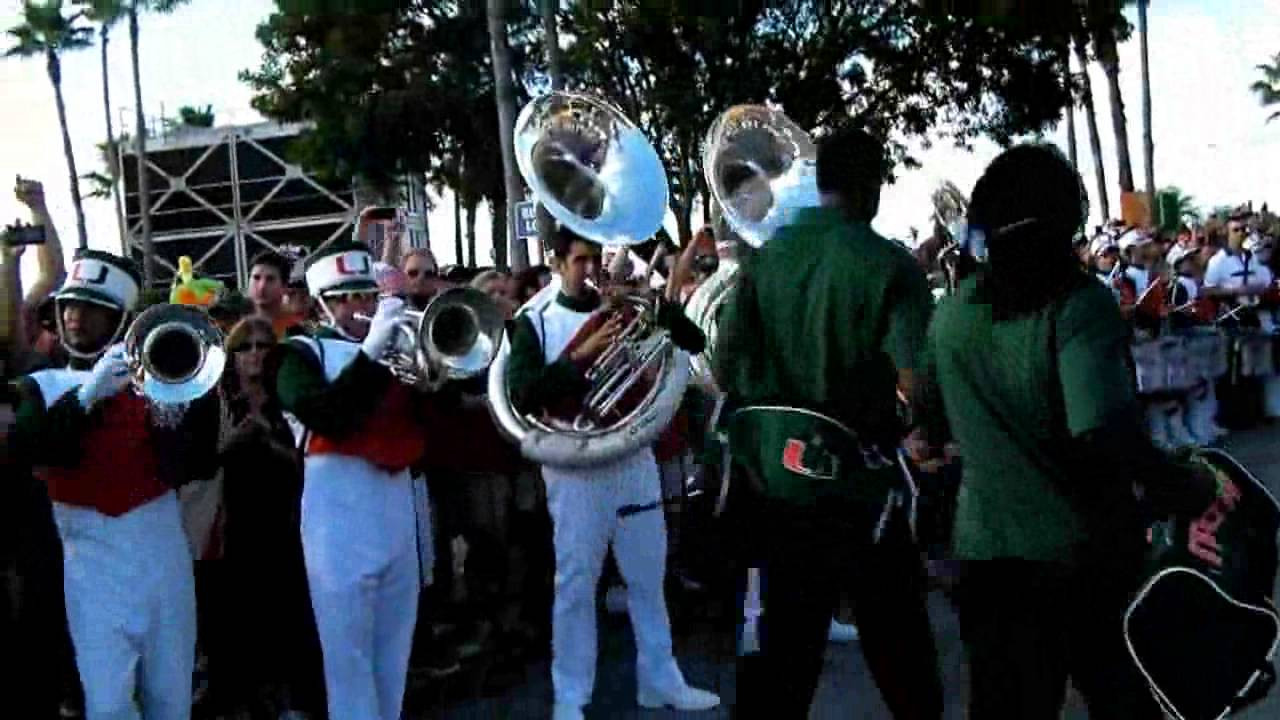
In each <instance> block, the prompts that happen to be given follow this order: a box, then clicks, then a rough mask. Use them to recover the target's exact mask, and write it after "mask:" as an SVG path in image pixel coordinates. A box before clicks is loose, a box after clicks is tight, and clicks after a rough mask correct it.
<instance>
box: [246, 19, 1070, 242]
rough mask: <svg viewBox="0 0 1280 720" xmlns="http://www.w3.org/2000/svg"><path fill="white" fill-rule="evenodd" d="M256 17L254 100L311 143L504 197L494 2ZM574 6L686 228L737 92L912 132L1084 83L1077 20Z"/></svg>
mask: <svg viewBox="0 0 1280 720" xmlns="http://www.w3.org/2000/svg"><path fill="white" fill-rule="evenodd" d="M276 5H277V9H276V12H275V13H273V14H272V15H271V16H270V17H269V18H268V19H267V20H266V21H265V22H264V23H263V24H262V25H261V26H260V27H259V29H258V39H259V40H260V41H261V43H262V45H263V47H264V49H265V54H264V58H263V62H262V65H261V67H259V68H258V69H256V70H249V71H245V72H244V73H242V78H243V79H244V80H245V81H246V82H248V83H249V84H250V86H251V87H252V88H253V89H254V90H255V92H256V95H255V99H254V107H255V108H256V109H257V110H259V111H260V112H262V113H263V114H264V115H266V116H268V117H272V118H275V119H279V120H286V121H297V120H309V121H312V122H314V123H315V130H314V132H312V133H310V134H309V136H308V137H307V138H306V139H305V140H304V141H302V142H301V143H300V146H299V153H300V154H301V157H300V158H299V159H300V160H302V161H304V162H306V163H308V164H310V165H311V166H312V167H314V168H317V169H319V170H321V171H324V172H328V173H334V174H337V175H339V176H361V177H364V178H366V179H370V180H374V181H379V182H387V181H389V179H390V178H392V177H394V176H395V175H397V174H399V173H404V172H425V173H428V174H429V175H430V176H431V177H432V178H433V179H434V180H435V181H436V182H437V183H440V184H446V185H448V186H450V187H452V188H455V189H457V190H459V191H460V192H461V193H463V194H465V195H467V196H469V197H471V198H477V197H484V198H490V199H494V200H498V199H501V198H502V195H503V188H502V175H501V157H500V154H499V151H498V132H497V127H496V123H497V120H496V112H495V110H494V99H493V77H492V70H491V62H490V58H489V57H488V40H487V35H486V32H485V25H484V11H483V6H482V5H483V4H482V3H473V2H466V1H465V0H457V1H449V0H414V1H413V2H407V3H406V2H403V1H402V0H401V1H397V0H367V1H366V2H363V3H361V4H360V10H359V11H354V10H351V9H350V8H351V7H352V4H350V3H346V2H340V1H338V0H308V1H307V2H302V1H301V0H277V3H276ZM536 5H537V3H536V2H534V1H533V0H513V7H512V12H511V22H510V23H509V34H510V44H511V48H512V68H513V75H514V76H515V79H516V81H517V82H516V89H517V93H518V95H519V97H518V98H517V100H518V102H519V103H521V104H523V102H525V101H526V100H527V98H528V97H529V96H531V95H532V94H534V93H538V92H542V91H544V90H545V89H547V88H548V86H549V78H548V77H547V74H546V68H545V67H544V66H543V64H544V63H543V52H542V47H541V43H542V32H541V29H540V24H539V22H538V18H537V17H536ZM566 5H567V7H563V8H562V9H561V10H560V12H559V17H558V21H559V27H560V39H561V46H562V48H563V49H564V53H563V61H562V65H563V70H564V75H565V81H566V86H567V87H568V88H569V89H580V90H587V91H591V92H596V93H599V94H602V95H604V96H606V97H608V98H610V99H611V100H613V101H614V102H616V103H618V104H619V106H620V107H621V108H622V109H623V110H624V112H626V113H627V114H628V116H630V117H631V118H632V120H634V121H635V122H636V123H637V124H639V125H640V127H641V128H642V129H643V130H644V131H645V133H646V135H647V136H648V137H649V138H650V140H651V142H653V143H654V145H655V146H656V147H657V148H658V149H659V153H660V154H661V156H662V158H663V160H664V163H665V166H666V169H667V173H668V177H669V179H670V182H671V198H672V208H673V211H674V212H675V214H676V216H677V220H678V221H679V224H680V230H681V234H682V235H686V236H687V233H688V231H689V225H690V221H691V220H690V215H691V212H692V209H693V206H694V201H695V198H697V197H699V196H702V197H705V193H706V188H705V183H704V182H703V179H702V172H701V162H700V154H701V145H702V138H703V134H704V133H705V132H706V130H707V128H708V127H709V126H710V124H711V123H712V121H713V120H714V119H715V118H716V116H718V115H719V114H720V113H721V112H723V111H724V110H726V109H728V108H729V107H730V106H732V105H735V104H742V103H771V104H776V105H779V106H781V107H782V108H783V109H784V110H785V112H786V113H787V114H788V116H790V117H791V118H792V119H793V120H795V121H796V122H797V123H798V124H799V125H800V126H801V127H803V128H805V129H807V130H809V131H810V132H812V133H814V134H815V135H822V134H823V133H826V132H829V131H831V130H832V129H835V128H837V127H840V126H842V125H846V124H857V125H860V126H863V127H865V128H867V129H869V130H871V131H873V132H875V133H876V134H878V135H880V136H882V137H884V138H885V139H886V142H887V144H888V146H889V150H890V155H891V157H892V158H893V160H894V161H895V163H896V164H898V165H900V166H907V167H911V166H914V165H915V164H916V163H915V161H914V159H913V158H911V157H910V155H909V153H908V152H907V147H908V142H909V141H911V140H913V139H914V140H922V141H924V142H925V143H928V142H930V141H933V140H935V139H937V138H943V139H945V140H948V141H951V142H955V143H958V144H960V145H967V144H968V143H969V142H971V141H972V140H973V139H975V138H976V137H979V136H988V137H991V138H993V139H994V140H996V141H997V142H998V143H1002V144H1008V143H1011V142H1013V141H1014V140H1016V139H1017V138H1019V137H1022V136H1026V135H1031V134H1036V133H1038V132H1041V131H1043V130H1044V129H1046V128H1048V127H1049V126H1051V125H1053V124H1054V123H1056V122H1057V119H1058V117H1059V116H1060V114H1061V110H1062V108H1063V107H1064V106H1065V105H1066V103H1067V102H1069V100H1070V97H1071V96H1070V88H1069V86H1068V82H1069V81H1068V80H1067V79H1066V77H1065V73H1064V72H1063V68H1064V67H1065V66H1066V52H1067V45H1066V42H1065V40H1064V38H1065V37H1066V35H1067V33H1069V32H1070V28H1074V27H1075V25H1074V24H1072V23H1074V22H1075V20H1072V21H1071V23H1068V21H1067V20H1062V21H1060V22H1056V23H1048V24H1040V25H1036V26H1029V25H1027V24H1025V23H1015V22H1003V23H1002V22H994V23H993V22H983V21H980V20H979V19H977V16H975V15H964V14H961V13H957V12H951V11H949V12H942V11H940V10H938V9H936V8H931V7H929V5H930V3H919V2H915V1H914V0H831V1H828V2H817V1H816V0H786V1H783V2H776V1H775V2H766V1H765V0H737V1H736V2H734V3H731V4H730V5H731V7H730V8H729V9H728V11H723V10H720V11H717V10H711V9H710V6H708V4H707V3H703V2H695V1H694V0H664V1H663V2H651V1H644V0H618V1H617V2H612V3H569V4H566Z"/></svg>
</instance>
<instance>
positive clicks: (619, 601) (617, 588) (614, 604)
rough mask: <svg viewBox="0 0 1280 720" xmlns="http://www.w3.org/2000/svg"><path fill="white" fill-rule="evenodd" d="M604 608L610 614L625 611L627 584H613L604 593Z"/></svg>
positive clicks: (620, 613) (623, 612)
mask: <svg viewBox="0 0 1280 720" xmlns="http://www.w3.org/2000/svg"><path fill="white" fill-rule="evenodd" d="M604 609H605V610H608V611H609V614H610V615H624V614H626V612H627V586H626V585H614V586H613V587H611V588H609V589H608V590H606V591H605V593H604Z"/></svg>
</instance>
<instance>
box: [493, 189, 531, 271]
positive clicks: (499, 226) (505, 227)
mask: <svg viewBox="0 0 1280 720" xmlns="http://www.w3.org/2000/svg"><path fill="white" fill-rule="evenodd" d="M505 207H506V204H505V203H500V202H495V201H493V200H490V201H489V217H490V222H491V223H492V225H491V227H492V228H493V230H492V231H491V235H490V239H492V240H493V256H494V257H493V264H494V265H495V266H497V267H502V265H501V264H500V263H499V262H498V248H500V247H506V246H507V233H509V232H511V230H512V228H511V223H507V222H503V221H502V220H503V218H502V216H501V215H499V214H498V213H499V212H503V210H504V208H505ZM525 244H526V243H525V242H524V241H523V240H521V241H519V242H518V243H517V242H515V241H513V242H512V243H511V248H512V250H513V251H514V249H515V247H516V246H517V245H525ZM525 252H526V253H527V252H528V250H527V249H526V250H525ZM512 254H513V255H514V254H515V253H514V252H513V253H512ZM524 266H525V267H526V268H527V267H529V260H528V258H526V259H525V264H524ZM514 272H519V271H518V270H515V271H514Z"/></svg>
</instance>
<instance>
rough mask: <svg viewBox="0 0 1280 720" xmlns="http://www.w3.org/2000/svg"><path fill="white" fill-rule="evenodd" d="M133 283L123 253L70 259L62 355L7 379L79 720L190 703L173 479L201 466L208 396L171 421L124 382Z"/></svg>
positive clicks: (128, 371) (174, 710) (209, 419)
mask: <svg viewBox="0 0 1280 720" xmlns="http://www.w3.org/2000/svg"><path fill="white" fill-rule="evenodd" d="M139 284H140V279H139V274H138V271H137V269H136V268H135V267H134V264H133V263H132V262H131V261H130V260H128V259H126V258H121V257H118V256H114V255H110V254H108V253H103V252H97V251H93V250H88V251H82V252H81V253H80V254H79V255H78V256H77V257H76V259H75V261H74V262H73V263H72V265H71V272H70V273H69V275H68V277H67V279H66V281H65V282H64V284H63V286H62V289H61V290H59V291H58V293H57V294H56V295H55V296H54V297H55V304H56V307H55V310H56V312H55V319H56V322H57V327H58V336H59V338H60V339H61V340H62V343H63V345H64V347H65V348H66V350H67V353H68V354H69V355H70V357H71V360H70V364H69V365H68V367H66V368H60V369H51V370H42V371H39V372H35V373H32V374H31V375H28V376H27V377H25V378H23V379H22V380H20V381H19V383H18V385H17V393H18V395H19V397H20V401H19V404H18V410H17V422H16V425H15V427H14V429H13V432H12V434H11V436H10V444H11V450H12V452H13V458H14V459H15V460H16V461H17V462H19V463H22V464H24V465H29V466H32V467H35V468H36V474H37V477H39V478H40V479H42V480H43V481H44V482H45V484H46V486H47V488H48V492H49V497H50V498H51V499H52V500H53V511H54V519H55V520H56V522H57V525H58V532H59V534H60V535H61V537H62V543H63V567H64V570H63V574H64V583H63V584H64V588H65V595H66V608H67V613H66V614H67V620H68V623H69V626H70V630H71V639H72V642H73V644H74V646H75V653H76V659H77V661H78V665H79V669H80V679H81V683H82V685H83V687H84V697H85V712H86V715H87V716H88V718H89V719H90V720H93V719H94V718H120V717H139V716H140V717H142V718H146V719H147V720H153V719H157V718H165V719H167V718H175V719H181V718H187V717H189V716H190V713H191V676H192V666H193V664H194V660H195V634H196V627H195V591H194V582H193V577H192V565H191V555H190V553H189V552H188V550H187V538H186V535H185V533H184V531H183V527H182V518H181V514H180V510H179V503H178V498H177V493H176V492H175V491H174V488H175V487H176V486H179V485H181V484H183V483H185V482H187V481H189V480H198V479H203V478H207V477H209V476H210V475H212V473H213V471H214V469H215V453H216V442H217V437H218V432H217V424H218V412H217V407H218V406H217V403H216V401H215V400H214V396H212V395H210V396H208V398H207V399H204V400H199V401H196V402H194V403H192V404H191V405H190V406H189V407H187V408H186V410H185V412H184V414H183V415H182V417H181V420H180V422H178V423H176V426H175V424H173V423H165V422H161V421H160V419H159V417H158V416H157V415H156V414H155V413H154V412H153V410H154V408H153V406H152V405H151V404H150V403H149V402H148V400H147V399H146V398H144V397H142V396H141V395H139V394H138V393H135V392H131V391H130V390H129V387H130V381H131V378H132V375H133V373H132V368H131V362H130V359H129V358H127V357H126V356H125V352H124V347H123V345H122V344H118V343H116V340H117V339H118V338H119V337H120V336H121V334H122V333H123V332H124V329H125V328H126V327H127V326H128V323H129V319H130V318H131V317H132V311H133V308H134V307H135V304H136V302H137V299H138V295H139V290H140V288H139ZM139 704H140V708H139V707H138V705H139ZM139 710H141V713H139Z"/></svg>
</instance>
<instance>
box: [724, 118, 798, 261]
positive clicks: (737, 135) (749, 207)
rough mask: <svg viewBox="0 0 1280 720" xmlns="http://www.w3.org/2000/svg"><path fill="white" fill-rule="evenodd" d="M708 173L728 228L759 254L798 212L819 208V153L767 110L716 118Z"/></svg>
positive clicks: (795, 129)
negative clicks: (758, 251)
mask: <svg viewBox="0 0 1280 720" xmlns="http://www.w3.org/2000/svg"><path fill="white" fill-rule="evenodd" d="M702 171H703V173H704V174H705V175H706V180H707V188H708V189H709V190H710V191H711V196H712V198H713V199H714V200H715V202H716V204H717V205H718V206H720V208H721V212H722V213H723V214H724V220H725V222H726V223H727V224H728V225H729V227H730V228H732V229H733V231H734V232H736V233H737V234H738V235H739V236H741V237H742V239H743V240H744V241H746V243H747V244H748V245H750V246H751V247H754V248H758V247H761V246H763V245H764V244H765V243H766V242H768V240H769V238H770V237H771V236H772V235H773V233H774V231H776V230H777V229H778V228H779V227H782V226H783V225H785V224H787V223H788V222H790V220H791V218H792V216H793V215H794V213H795V211H796V210H798V209H800V208H804V207H816V206H817V205H818V204H819V197H818V150H817V147H816V146H815V145H814V144H813V140H812V139H811V138H810V137H809V134H808V133H806V132H805V131H804V130H802V129H801V128H800V126H799V125H796V124H795V123H794V122H792V121H791V119H790V118H788V117H787V116H786V115H785V114H784V113H783V112H782V111H780V110H775V109H773V108H770V107H766V106H764V105H736V106H734V107H731V108H729V109H728V110H726V111H725V112H724V113H722V114H721V115H720V117H718V118H716V121H715V122H714V123H712V124H711V127H710V128H709V129H708V130H707V135H706V138H705V140H704V141H703V146H702Z"/></svg>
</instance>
